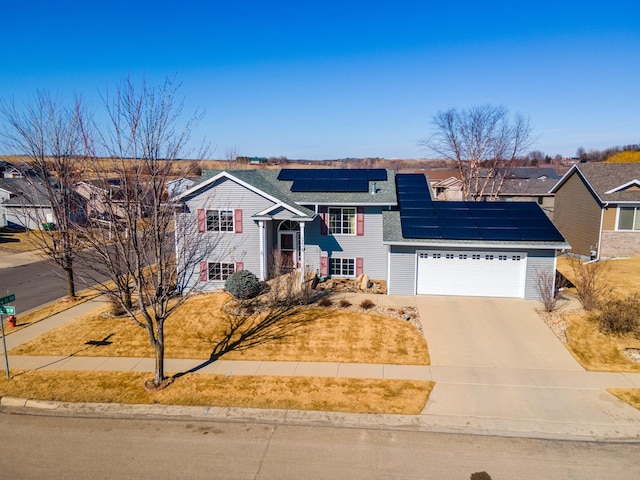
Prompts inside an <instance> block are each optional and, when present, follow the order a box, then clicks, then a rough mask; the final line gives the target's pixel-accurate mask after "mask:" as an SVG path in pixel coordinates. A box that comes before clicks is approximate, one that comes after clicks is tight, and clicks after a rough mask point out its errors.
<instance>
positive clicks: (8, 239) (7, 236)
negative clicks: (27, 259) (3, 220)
mask: <svg viewBox="0 0 640 480" xmlns="http://www.w3.org/2000/svg"><path fill="white" fill-rule="evenodd" d="M37 235H38V233H36V232H31V231H27V232H14V231H8V230H4V231H0V250H5V251H8V252H13V253H20V252H31V251H34V250H37V249H38V245H39V244H40V243H39V238H40V237H39V236H37Z"/></svg>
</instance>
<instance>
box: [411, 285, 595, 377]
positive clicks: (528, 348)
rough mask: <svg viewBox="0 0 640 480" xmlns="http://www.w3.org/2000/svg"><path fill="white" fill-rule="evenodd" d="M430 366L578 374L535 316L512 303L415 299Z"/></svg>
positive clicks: (528, 303)
mask: <svg viewBox="0 0 640 480" xmlns="http://www.w3.org/2000/svg"><path fill="white" fill-rule="evenodd" d="M416 303H417V305H418V308H419V311H420V317H421V320H422V325H423V328H424V334H425V337H426V338H427V342H428V344H429V354H430V355H431V365H432V366H447V367H484V368H507V369H531V370H579V371H583V369H582V367H581V366H580V365H579V364H578V363H577V362H576V361H575V360H574V359H573V357H572V356H571V355H570V354H569V352H568V351H567V349H566V348H564V346H563V345H562V344H561V343H560V342H559V341H558V339H557V338H556V337H555V336H554V334H553V333H552V332H551V330H550V329H549V328H548V327H547V326H546V325H545V323H544V322H543V321H542V319H541V318H540V317H539V316H538V314H537V313H536V312H535V309H536V308H539V307H540V303H539V302H536V301H532V300H520V299H513V298H481V297H448V296H447V297H445V296H427V295H422V296H417V297H416Z"/></svg>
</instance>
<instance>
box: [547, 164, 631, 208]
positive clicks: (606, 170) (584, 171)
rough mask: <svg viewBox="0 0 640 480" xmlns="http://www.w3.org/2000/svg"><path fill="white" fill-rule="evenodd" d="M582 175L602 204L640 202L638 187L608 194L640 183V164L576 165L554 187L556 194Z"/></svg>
mask: <svg viewBox="0 0 640 480" xmlns="http://www.w3.org/2000/svg"><path fill="white" fill-rule="evenodd" d="M578 173H579V174H580V175H581V176H582V178H583V179H584V180H585V182H586V183H587V186H588V187H589V188H590V189H591V191H592V192H593V193H594V194H595V195H596V197H598V199H599V200H600V202H602V203H608V202H640V188H638V187H637V186H636V187H634V188H629V189H627V190H623V191H620V192H614V193H606V192H608V191H610V190H613V189H616V188H617V187H620V186H622V185H625V184H627V183H629V182H632V181H634V180H635V181H637V182H640V163H593V162H590V163H580V164H578V165H574V166H573V167H572V168H571V170H569V172H567V174H566V175H565V176H564V177H562V179H561V180H560V181H559V182H558V183H557V184H556V185H555V186H554V187H553V189H552V193H555V192H556V191H557V190H558V189H559V188H560V187H561V186H562V185H563V184H564V182H566V181H567V180H568V179H569V177H571V176H572V175H574V174H578Z"/></svg>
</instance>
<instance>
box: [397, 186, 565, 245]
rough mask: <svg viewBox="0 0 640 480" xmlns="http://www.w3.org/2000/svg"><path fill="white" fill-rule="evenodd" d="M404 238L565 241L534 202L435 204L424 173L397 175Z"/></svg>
mask: <svg viewBox="0 0 640 480" xmlns="http://www.w3.org/2000/svg"><path fill="white" fill-rule="evenodd" d="M396 188H397V193H398V204H399V206H400V224H401V227H402V236H403V237H404V238H415V239H445V240H498V241H547V242H562V241H564V238H563V237H562V235H561V234H560V232H559V231H558V230H557V229H556V227H555V226H554V225H553V223H551V220H549V218H547V216H546V215H545V214H544V212H543V211H542V210H541V209H540V208H539V207H538V206H537V205H536V204H535V203H533V202H438V201H436V202H434V201H432V200H431V195H430V191H429V187H428V185H427V180H426V177H425V176H424V175H422V174H400V175H396Z"/></svg>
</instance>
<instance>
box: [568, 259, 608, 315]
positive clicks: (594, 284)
mask: <svg viewBox="0 0 640 480" xmlns="http://www.w3.org/2000/svg"><path fill="white" fill-rule="evenodd" d="M568 258H569V266H570V267H571V273H572V275H573V277H572V278H571V282H572V283H573V285H574V286H575V288H576V295H577V297H578V300H579V301H580V303H581V304H582V307H583V308H584V309H585V310H587V311H591V310H594V309H596V308H598V306H599V305H600V303H601V302H602V301H603V300H604V299H605V297H606V296H607V293H609V292H610V287H609V285H608V284H607V281H606V274H607V270H608V265H607V263H606V262H603V261H592V262H587V263H584V262H583V261H582V259H580V257H578V256H575V255H571V256H569V257H568Z"/></svg>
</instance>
